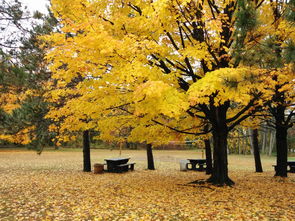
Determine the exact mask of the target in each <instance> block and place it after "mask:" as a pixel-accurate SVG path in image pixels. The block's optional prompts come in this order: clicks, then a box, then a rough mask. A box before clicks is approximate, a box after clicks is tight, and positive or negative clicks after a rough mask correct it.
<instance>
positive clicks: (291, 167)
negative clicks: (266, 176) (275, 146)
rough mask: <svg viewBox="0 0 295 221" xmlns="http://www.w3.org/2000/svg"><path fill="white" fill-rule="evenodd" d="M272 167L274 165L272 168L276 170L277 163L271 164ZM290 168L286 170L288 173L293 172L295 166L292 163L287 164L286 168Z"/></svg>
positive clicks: (294, 171)
mask: <svg viewBox="0 0 295 221" xmlns="http://www.w3.org/2000/svg"><path fill="white" fill-rule="evenodd" d="M272 166H273V167H274V169H275V171H277V165H272ZM288 167H289V168H290V169H289V170H287V172H288V173H295V166H293V165H289V164H288V165H287V168H288Z"/></svg>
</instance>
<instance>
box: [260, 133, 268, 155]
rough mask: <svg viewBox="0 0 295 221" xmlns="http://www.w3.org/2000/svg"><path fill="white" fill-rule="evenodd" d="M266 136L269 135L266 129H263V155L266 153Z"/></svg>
mask: <svg viewBox="0 0 295 221" xmlns="http://www.w3.org/2000/svg"><path fill="white" fill-rule="evenodd" d="M266 134H267V129H266V128H265V129H263V132H262V150H261V152H262V153H265V149H266V138H267V136H266Z"/></svg>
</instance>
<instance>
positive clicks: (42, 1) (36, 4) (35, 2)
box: [21, 0, 49, 13]
mask: <svg viewBox="0 0 295 221" xmlns="http://www.w3.org/2000/svg"><path fill="white" fill-rule="evenodd" d="M21 2H22V3H23V5H24V6H27V7H28V10H30V11H31V12H33V11H40V12H42V13H47V9H46V5H49V0H21Z"/></svg>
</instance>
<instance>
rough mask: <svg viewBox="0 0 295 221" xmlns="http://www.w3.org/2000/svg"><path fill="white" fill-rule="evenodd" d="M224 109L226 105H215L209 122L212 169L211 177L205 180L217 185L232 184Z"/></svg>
mask: <svg viewBox="0 0 295 221" xmlns="http://www.w3.org/2000/svg"><path fill="white" fill-rule="evenodd" d="M226 110H227V107H226V106H219V107H216V108H215V114H214V119H213V120H212V122H211V123H212V135H213V170H212V174H211V177H210V178H209V179H208V180H207V181H208V182H210V183H213V184H214V185H219V186H223V185H229V186H231V185H233V184H234V182H233V181H232V180H231V179H230V178H229V177H228V162H227V137H228V128H227V124H226Z"/></svg>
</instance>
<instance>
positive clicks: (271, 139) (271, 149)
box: [268, 130, 275, 156]
mask: <svg viewBox="0 0 295 221" xmlns="http://www.w3.org/2000/svg"><path fill="white" fill-rule="evenodd" d="M274 143H275V135H274V132H273V131H272V130H270V138H269V150H268V155H269V156H271V155H272V151H273V147H274Z"/></svg>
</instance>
